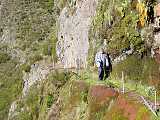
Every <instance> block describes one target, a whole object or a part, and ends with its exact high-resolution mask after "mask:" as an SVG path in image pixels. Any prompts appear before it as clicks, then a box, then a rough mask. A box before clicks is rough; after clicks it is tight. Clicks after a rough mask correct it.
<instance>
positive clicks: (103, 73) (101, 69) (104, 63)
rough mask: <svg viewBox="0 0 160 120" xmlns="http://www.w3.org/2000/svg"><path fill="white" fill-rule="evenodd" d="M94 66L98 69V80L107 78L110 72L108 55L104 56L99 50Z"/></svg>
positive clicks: (110, 66)
mask: <svg viewBox="0 0 160 120" xmlns="http://www.w3.org/2000/svg"><path fill="white" fill-rule="evenodd" d="M95 64H96V66H97V67H98V77H99V80H103V79H106V78H108V77H109V74H110V72H111V70H112V65H111V60H110V58H109V54H106V53H105V52H104V50H103V48H101V49H100V50H99V52H97V54H96V56H95Z"/></svg>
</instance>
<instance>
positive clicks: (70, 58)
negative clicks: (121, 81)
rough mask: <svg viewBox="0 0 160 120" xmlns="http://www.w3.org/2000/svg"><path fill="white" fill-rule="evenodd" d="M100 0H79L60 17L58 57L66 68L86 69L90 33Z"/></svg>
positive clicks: (66, 8) (64, 10) (65, 9)
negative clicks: (78, 67)
mask: <svg viewBox="0 0 160 120" xmlns="http://www.w3.org/2000/svg"><path fill="white" fill-rule="evenodd" d="M97 4H98V0H77V1H75V2H74V5H73V6H71V7H65V8H64V9H63V10H62V12H61V14H60V16H59V20H58V21H59V30H58V42H57V55H58V57H60V59H61V61H62V63H63V64H64V66H65V67H76V66H77V64H81V66H80V67H85V66H86V64H87V55H88V49H89V41H88V33H89V29H90V25H91V22H92V17H94V15H95V13H96V7H97Z"/></svg>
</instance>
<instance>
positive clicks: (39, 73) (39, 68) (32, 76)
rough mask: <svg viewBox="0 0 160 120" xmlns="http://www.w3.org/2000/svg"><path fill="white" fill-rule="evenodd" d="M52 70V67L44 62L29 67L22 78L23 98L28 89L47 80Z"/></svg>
mask: <svg viewBox="0 0 160 120" xmlns="http://www.w3.org/2000/svg"><path fill="white" fill-rule="evenodd" d="M51 70H52V66H49V65H47V64H46V63H45V61H40V62H37V63H35V64H33V65H32V66H31V70H30V72H29V73H25V72H24V76H23V82H24V83H23V91H22V93H23V96H26V95H27V93H28V91H29V88H30V87H31V86H32V85H34V84H35V83H37V82H39V81H42V80H44V79H46V78H47V75H48V74H49V73H50V71H51Z"/></svg>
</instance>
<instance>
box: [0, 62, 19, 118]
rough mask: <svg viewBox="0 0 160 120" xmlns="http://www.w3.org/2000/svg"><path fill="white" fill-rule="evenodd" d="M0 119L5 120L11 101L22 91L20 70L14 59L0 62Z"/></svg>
mask: <svg viewBox="0 0 160 120" xmlns="http://www.w3.org/2000/svg"><path fill="white" fill-rule="evenodd" d="M0 84H1V85H0V101H1V102H0V119H1V120H5V119H6V118H7V116H8V111H9V108H10V105H11V103H12V102H13V101H14V100H16V99H17V98H18V97H19V96H20V95H21V92H22V71H21V69H20V67H19V66H18V65H17V62H16V61H13V60H9V61H7V62H6V63H1V64H0Z"/></svg>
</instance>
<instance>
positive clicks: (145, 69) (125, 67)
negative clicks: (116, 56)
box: [111, 55, 160, 89]
mask: <svg viewBox="0 0 160 120" xmlns="http://www.w3.org/2000/svg"><path fill="white" fill-rule="evenodd" d="M159 67H160V65H159V64H158V63H156V61H155V60H154V59H153V58H150V57H145V58H143V59H140V58H139V57H138V56H134V55H133V56H130V57H128V58H127V59H126V60H124V61H122V62H120V63H118V64H117V65H114V66H113V72H112V74H111V76H112V77H115V78H116V77H118V78H120V79H121V77H122V71H123V72H124V76H125V79H126V80H130V81H135V82H140V81H141V82H142V83H143V84H147V85H153V86H155V87H156V88H157V89H159V88H158V86H159V85H160V82H159V79H160V71H159Z"/></svg>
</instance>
